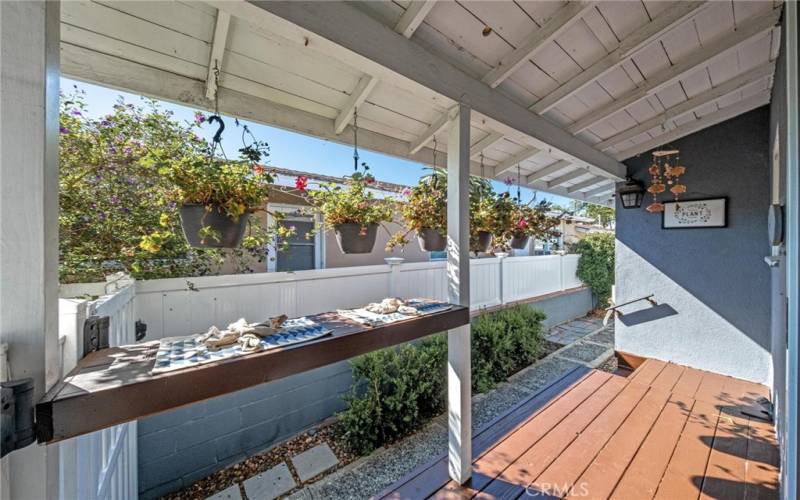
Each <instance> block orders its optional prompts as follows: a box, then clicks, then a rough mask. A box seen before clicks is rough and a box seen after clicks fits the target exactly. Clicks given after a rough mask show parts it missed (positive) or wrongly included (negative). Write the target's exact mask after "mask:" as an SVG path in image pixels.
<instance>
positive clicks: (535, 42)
mask: <svg viewBox="0 0 800 500" xmlns="http://www.w3.org/2000/svg"><path fill="white" fill-rule="evenodd" d="M593 8H594V2H590V1H582V0H581V1H572V2H569V3H568V4H567V5H565V6H564V7H562V8H561V9H559V10H558V11H557V12H556V13H555V15H553V17H551V18H550V19H548V20H547V22H545V23H544V24H543V25H542V26H541V27H540V28H539V29H537V30H536V31H535V32H533V33H531V34H530V35H528V36H527V37H526V38H525V40H524V41H523V42H522V43H521V44H520V45H519V46H518V47H517V48H516V49H514V50H512V51H511V52H509V53H508V54H506V55H505V56H503V58H502V59H501V60H500V62H499V63H497V66H496V67H495V68H494V69H492V70H491V71H490V72H488V73H487V74H486V76H484V77H483V80H482V81H483V83H485V84H487V85H489V86H490V87H492V88H496V87H497V86H498V85H500V84H501V83H503V81H504V80H505V79H506V78H508V77H509V76H511V75H512V74H513V73H514V72H515V71H516V70H517V69H519V67H520V66H522V65H523V64H525V62H526V61H528V60H529V59H530V58H531V57H533V56H535V55H536V53H537V52H539V51H540V50H541V49H543V48H544V47H545V46H547V44H548V43H550V42H552V41H553V40H555V39H556V38H557V37H558V36H559V35H561V34H562V33H564V32H565V31H566V30H568V29H569V28H570V27H572V26H573V25H574V24H575V23H576V22H578V21H580V20H581V18H582V17H583V16H584V15H585V14H586V12H587V11H589V10H591V9H593Z"/></svg>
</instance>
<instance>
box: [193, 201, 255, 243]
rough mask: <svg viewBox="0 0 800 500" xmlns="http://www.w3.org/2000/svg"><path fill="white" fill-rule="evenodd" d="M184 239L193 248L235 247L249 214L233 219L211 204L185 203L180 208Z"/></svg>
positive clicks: (245, 226) (241, 236) (239, 241)
mask: <svg viewBox="0 0 800 500" xmlns="http://www.w3.org/2000/svg"><path fill="white" fill-rule="evenodd" d="M180 217H181V227H182V229H183V234H184V236H186V241H188V242H189V244H190V245H191V246H193V247H195V248H235V247H238V246H239V243H241V241H242V238H243V237H244V232H245V229H246V228H247V221H248V219H249V218H250V214H249V213H246V214H244V215H241V216H239V217H238V218H236V219H234V218H233V217H231V216H230V215H228V214H227V213H225V211H224V210H222V209H220V208H219V207H215V206H213V205H200V204H197V203H187V204H184V205H182V206H181V208H180Z"/></svg>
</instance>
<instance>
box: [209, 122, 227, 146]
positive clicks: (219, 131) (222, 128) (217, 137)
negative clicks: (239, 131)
mask: <svg viewBox="0 0 800 500" xmlns="http://www.w3.org/2000/svg"><path fill="white" fill-rule="evenodd" d="M214 122H218V123H219V127H218V128H217V132H216V133H215V134H214V138H213V139H212V140H213V141H214V142H215V143H218V144H219V143H220V142H222V132H224V131H225V122H224V121H222V117H221V116H219V115H211V116H210V117H208V123H214Z"/></svg>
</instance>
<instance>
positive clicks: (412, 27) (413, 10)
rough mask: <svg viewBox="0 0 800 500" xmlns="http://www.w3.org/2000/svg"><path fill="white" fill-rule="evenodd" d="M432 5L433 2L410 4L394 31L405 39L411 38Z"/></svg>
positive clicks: (425, 1)
mask: <svg viewBox="0 0 800 500" xmlns="http://www.w3.org/2000/svg"><path fill="white" fill-rule="evenodd" d="M434 5H436V2H435V1H433V0H424V1H415V2H411V3H410V4H409V6H408V8H407V9H406V11H405V12H404V13H403V15H402V16H401V17H400V20H398V21H397V24H396V25H395V27H394V30H395V31H396V32H398V33H400V34H401V35H403V36H404V37H406V38H411V37H412V36H413V35H414V32H415V31H417V28H419V25H420V24H422V21H424V20H425V16H427V15H428V13H429V12H430V11H431V9H433V7H434Z"/></svg>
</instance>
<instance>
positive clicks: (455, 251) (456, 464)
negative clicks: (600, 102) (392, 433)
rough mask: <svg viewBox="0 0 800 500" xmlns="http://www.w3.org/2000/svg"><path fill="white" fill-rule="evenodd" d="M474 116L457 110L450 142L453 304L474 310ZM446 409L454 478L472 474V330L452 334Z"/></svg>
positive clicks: (449, 226)
mask: <svg viewBox="0 0 800 500" xmlns="http://www.w3.org/2000/svg"><path fill="white" fill-rule="evenodd" d="M469 115H470V109H469V107H468V106H466V105H465V104H463V103H462V104H459V105H458V106H457V112H456V115H455V117H454V118H453V120H452V122H451V125H450V136H449V138H448V142H447V281H448V283H447V284H448V287H447V289H448V297H449V300H450V302H451V303H453V304H460V305H463V306H467V307H469ZM447 410H448V412H447V413H448V419H447V420H448V430H449V432H448V443H449V444H448V452H449V453H448V455H449V472H450V478H451V479H453V480H454V481H456V482H458V484H464V483H465V482H466V481H467V480H468V479H469V478H470V476H471V475H472V366H471V359H470V326H469V325H466V326H462V327H459V328H456V329H454V330H450V331H449V332H448V333H447Z"/></svg>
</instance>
